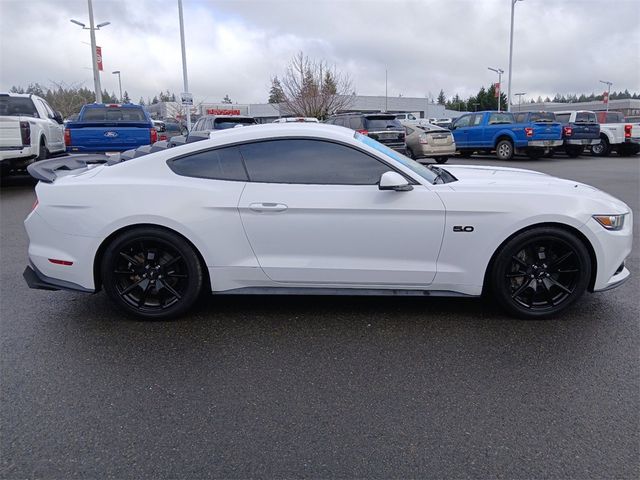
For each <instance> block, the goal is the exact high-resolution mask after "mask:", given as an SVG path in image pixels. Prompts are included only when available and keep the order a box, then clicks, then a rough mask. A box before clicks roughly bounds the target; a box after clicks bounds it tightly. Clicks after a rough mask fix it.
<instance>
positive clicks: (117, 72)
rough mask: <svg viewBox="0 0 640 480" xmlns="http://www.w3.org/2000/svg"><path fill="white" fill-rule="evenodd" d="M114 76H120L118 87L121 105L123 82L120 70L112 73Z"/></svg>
mask: <svg viewBox="0 0 640 480" xmlns="http://www.w3.org/2000/svg"><path fill="white" fill-rule="evenodd" d="M111 73H112V74H114V75H118V86H119V87H120V103H122V81H121V80H120V70H115V71H113V72H111Z"/></svg>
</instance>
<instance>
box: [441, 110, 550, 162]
mask: <svg viewBox="0 0 640 480" xmlns="http://www.w3.org/2000/svg"><path fill="white" fill-rule="evenodd" d="M451 130H452V131H453V138H454V139H455V142H456V148H457V150H458V151H459V152H460V154H461V155H462V156H463V157H470V156H471V155H472V154H473V152H483V153H489V152H492V151H495V152H496V156H497V157H498V158H499V159H500V160H511V159H512V158H513V155H514V154H515V153H525V154H526V155H528V156H529V157H530V158H532V159H537V158H540V157H542V156H543V155H544V154H545V153H547V152H549V151H551V150H552V149H553V148H555V147H559V146H560V145H562V143H563V140H562V124H560V123H558V122H547V121H532V122H525V123H516V120H515V118H514V116H513V114H511V113H509V112H492V111H487V112H476V113H468V114H466V115H462V116H461V117H459V118H458V119H457V120H456V121H455V122H454V123H453V125H452V126H451Z"/></svg>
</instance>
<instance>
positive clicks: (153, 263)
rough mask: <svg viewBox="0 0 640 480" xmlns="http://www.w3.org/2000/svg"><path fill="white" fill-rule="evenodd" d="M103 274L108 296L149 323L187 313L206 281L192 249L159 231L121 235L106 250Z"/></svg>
mask: <svg viewBox="0 0 640 480" xmlns="http://www.w3.org/2000/svg"><path fill="white" fill-rule="evenodd" d="M101 273H102V284H103V286H104V289H105V291H106V292H107V295H109V297H110V298H111V300H112V301H113V302H114V303H115V304H116V305H117V306H118V307H119V308H120V309H122V310H124V311H125V312H127V313H130V314H133V315H136V316H138V317H142V318H144V319H149V320H163V319H166V318H171V317H176V316H179V315H181V314H183V313H185V312H186V311H187V310H188V309H189V308H190V307H191V306H192V305H193V304H194V302H195V301H196V300H197V298H198V296H199V294H200V291H201V290H202V285H203V278H204V274H203V270H202V265H201V263H200V261H199V259H198V256H197V254H196V252H195V251H194V249H193V247H192V246H191V245H190V244H189V243H188V242H187V241H186V240H184V239H183V238H182V237H180V236H179V235H177V234H175V233H173V232H170V231H167V230H164V229H161V228H156V227H144V228H136V229H133V230H129V231H126V232H124V233H123V234H121V235H119V236H118V237H116V239H115V240H114V241H112V242H111V243H110V244H109V245H108V246H107V248H106V250H105V252H104V255H103V258H102V262H101Z"/></svg>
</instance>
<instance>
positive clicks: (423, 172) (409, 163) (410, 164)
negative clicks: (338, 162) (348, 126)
mask: <svg viewBox="0 0 640 480" xmlns="http://www.w3.org/2000/svg"><path fill="white" fill-rule="evenodd" d="M354 138H355V139H356V140H359V141H360V142H362V143H364V144H365V145H368V146H370V147H371V148H374V149H376V150H377V151H379V152H380V153H383V154H384V155H386V156H387V157H390V158H392V159H394V160H395V161H396V162H399V163H401V164H402V165H404V166H405V167H407V168H409V169H410V170H411V171H412V172H414V173H416V174H417V175H420V176H421V177H422V178H424V179H425V180H426V181H427V182H429V183H434V182H435V180H436V178H438V175H437V174H436V173H433V172H432V171H431V170H429V169H428V168H427V167H425V166H424V165H421V164H420V163H418V162H416V161H415V160H411V159H410V158H409V157H405V156H404V155H402V154H401V153H399V152H396V151H395V150H392V149H390V148H389V147H387V146H385V145H383V144H381V143H380V142H378V141H377V140H374V139H373V138H371V137H368V136H367V135H362V134H360V133H358V132H356V133H355V135H354Z"/></svg>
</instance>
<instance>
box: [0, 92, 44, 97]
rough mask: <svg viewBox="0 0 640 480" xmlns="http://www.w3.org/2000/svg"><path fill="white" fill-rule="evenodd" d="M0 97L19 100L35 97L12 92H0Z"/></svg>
mask: <svg viewBox="0 0 640 480" xmlns="http://www.w3.org/2000/svg"><path fill="white" fill-rule="evenodd" d="M0 96H3V97H21V98H29V97H32V96H33V97H37V95H34V94H32V93H13V92H0Z"/></svg>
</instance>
